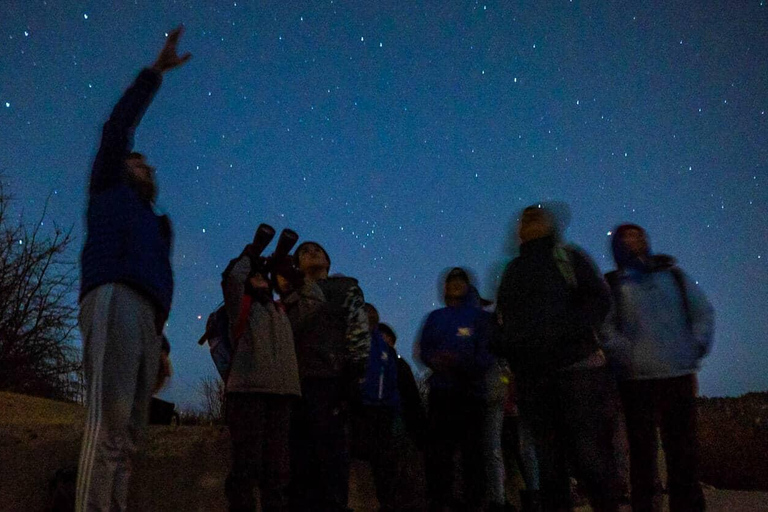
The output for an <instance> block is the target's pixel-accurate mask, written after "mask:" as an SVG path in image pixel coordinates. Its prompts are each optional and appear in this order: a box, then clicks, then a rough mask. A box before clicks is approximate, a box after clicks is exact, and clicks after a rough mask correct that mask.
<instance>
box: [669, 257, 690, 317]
mask: <svg viewBox="0 0 768 512" xmlns="http://www.w3.org/2000/svg"><path fill="white" fill-rule="evenodd" d="M669 271H670V272H672V277H673V278H674V279H675V284H676V285H677V289H678V290H680V300H681V302H682V303H683V313H684V314H685V324H686V325H687V326H688V329H689V330H690V329H692V328H693V320H692V319H691V303H690V301H689V300H688V289H687V287H686V286H685V277H684V276H683V271H682V270H680V267H676V266H675V267H671V268H670V269H669Z"/></svg>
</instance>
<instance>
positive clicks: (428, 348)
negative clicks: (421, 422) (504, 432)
mask: <svg viewBox="0 0 768 512" xmlns="http://www.w3.org/2000/svg"><path fill="white" fill-rule="evenodd" d="M472 289H473V287H472V286H471V283H470V292H469V293H467V296H466V297H465V298H464V300H463V302H462V303H461V304H459V305H457V306H447V307H444V308H441V309H437V310H435V311H433V312H432V313H430V314H429V316H427V319H426V321H425V323H424V327H423V328H422V331H421V339H420V341H419V345H418V351H419V357H420V359H421V361H422V362H423V363H424V364H425V365H426V366H427V367H429V368H430V369H431V370H432V375H431V376H430V377H429V386H430V388H431V389H442V390H451V391H455V392H458V393H460V394H465V395H467V396H472V397H475V398H486V397H487V395H488V392H489V390H488V384H489V382H490V379H489V378H488V375H487V374H488V371H489V369H491V368H492V367H493V366H494V365H495V362H496V358H495V357H494V356H493V355H492V354H491V352H490V340H491V336H492V328H493V325H492V322H493V315H491V313H489V312H487V311H485V310H483V309H482V308H481V307H480V298H479V296H478V295H477V293H476V292H473V291H472ZM496 366H497V365H496Z"/></svg>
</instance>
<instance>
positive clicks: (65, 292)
mask: <svg viewBox="0 0 768 512" xmlns="http://www.w3.org/2000/svg"><path fill="white" fill-rule="evenodd" d="M9 203H10V198H9V197H8V195H6V193H5V190H4V188H3V186H2V184H1V183H0V389H3V390H7V391H14V392H18V393H26V394H32V395H38V396H44V397H48V398H55V399H67V400H79V399H80V398H81V382H82V379H81V368H82V367H81V358H80V351H79V350H78V348H77V347H75V346H74V345H73V342H74V339H75V336H74V334H75V332H74V331H75V328H76V326H77V297H76V290H75V287H76V286H75V285H76V282H77V264H76V260H75V259H74V258H72V259H70V250H69V248H70V245H71V243H72V235H71V229H70V230H66V231H65V230H62V229H61V228H59V227H58V226H56V225H54V226H53V232H52V234H45V233H44V231H43V226H44V222H43V220H44V219H45V211H43V213H42V215H41V217H40V219H39V220H38V222H36V223H35V224H34V227H32V228H29V227H27V226H25V225H24V222H23V219H22V218H21V216H17V217H16V218H13V217H12V215H11V213H10V211H9Z"/></svg>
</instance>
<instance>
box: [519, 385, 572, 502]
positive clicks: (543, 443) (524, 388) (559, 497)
mask: <svg viewBox="0 0 768 512" xmlns="http://www.w3.org/2000/svg"><path fill="white" fill-rule="evenodd" d="M518 394H519V409H520V424H521V437H523V436H528V437H529V438H525V437H524V441H523V442H524V443H526V442H527V443H528V444H529V445H530V446H532V447H533V450H532V451H531V452H530V455H531V456H533V457H535V459H534V460H535V461H536V463H537V467H538V471H536V473H535V474H536V475H537V476H538V483H539V489H538V492H535V491H534V494H533V495H530V494H528V495H527V496H526V498H527V499H526V501H531V502H532V505H535V503H536V502H537V501H540V502H541V506H542V508H543V509H544V510H550V511H553V512H554V511H560V510H568V509H569V508H570V501H571V489H570V480H569V477H568V468H567V460H566V452H564V451H563V449H564V446H565V443H563V441H562V439H561V438H560V435H559V434H560V432H559V431H558V426H559V425H560V423H561V421H562V420H561V419H560V416H561V415H562V404H561V403H560V397H559V396H558V395H557V388H556V386H555V385H554V382H553V380H552V379H551V378H537V379H527V378H520V379H519V380H518Z"/></svg>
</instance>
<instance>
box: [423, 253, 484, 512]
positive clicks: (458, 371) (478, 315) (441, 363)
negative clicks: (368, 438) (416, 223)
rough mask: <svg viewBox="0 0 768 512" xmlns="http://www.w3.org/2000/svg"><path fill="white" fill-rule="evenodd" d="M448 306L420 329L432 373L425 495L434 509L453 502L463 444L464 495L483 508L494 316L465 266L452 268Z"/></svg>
mask: <svg viewBox="0 0 768 512" xmlns="http://www.w3.org/2000/svg"><path fill="white" fill-rule="evenodd" d="M444 297H445V304H446V307H444V308H441V309H438V310H435V311H432V312H431V313H430V314H429V316H428V317H427V319H426V321H425V323H424V327H423V328H422V331H421V338H420V342H419V345H418V349H417V350H418V356H419V358H420V360H421V361H422V362H423V363H424V364H425V365H426V366H427V367H428V368H430V369H431V370H432V374H431V376H430V377H429V381H428V383H429V398H428V403H429V407H428V433H427V447H426V476H427V497H428V499H429V502H430V503H429V506H430V510H434V511H442V510H446V509H450V507H452V506H453V492H452V491H453V480H454V464H453V456H454V453H455V451H456V449H457V447H460V449H461V454H462V457H461V459H462V462H463V471H462V474H463V475H464V484H465V492H464V497H465V500H466V501H467V505H468V506H469V507H470V510H482V507H484V506H485V503H484V501H485V500H486V493H485V488H484V484H483V482H484V480H485V478H484V477H485V467H484V461H483V457H482V454H483V426H484V425H483V418H484V415H485V406H486V404H485V394H486V392H487V390H486V387H487V379H486V373H487V371H488V369H489V368H490V367H491V365H492V364H493V363H494V356H493V355H492V354H491V353H490V351H489V341H490V334H491V327H492V321H493V316H492V315H491V314H490V313H488V312H487V311H484V310H483V309H482V307H481V299H480V297H479V295H478V294H477V291H476V289H475V288H474V287H473V286H472V282H471V279H470V277H469V274H468V273H467V271H466V270H464V269H462V268H459V267H456V268H453V269H452V270H451V271H450V272H449V273H448V274H447V276H446V278H445V284H444Z"/></svg>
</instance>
